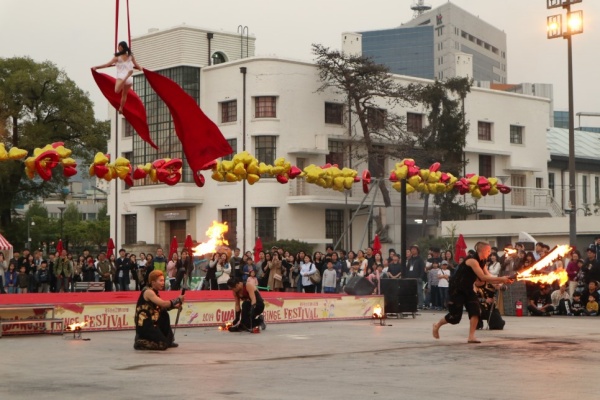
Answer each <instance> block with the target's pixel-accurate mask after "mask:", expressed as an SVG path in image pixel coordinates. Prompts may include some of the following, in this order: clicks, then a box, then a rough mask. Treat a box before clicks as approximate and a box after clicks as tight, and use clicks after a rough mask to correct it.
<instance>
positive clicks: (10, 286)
mask: <svg viewBox="0 0 600 400" xmlns="http://www.w3.org/2000/svg"><path fill="white" fill-rule="evenodd" d="M18 276H19V273H18V272H17V262H16V261H15V260H13V259H11V260H10V262H9V264H8V270H7V271H6V272H5V273H4V282H5V285H6V291H7V292H8V293H9V294H14V293H17V287H18V285H17V277H18Z"/></svg>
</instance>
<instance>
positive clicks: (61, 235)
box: [57, 205, 67, 239]
mask: <svg viewBox="0 0 600 400" xmlns="http://www.w3.org/2000/svg"><path fill="white" fill-rule="evenodd" d="M57 208H58V211H60V238H61V239H62V237H63V212H64V211H65V209H66V208H67V206H64V205H63V206H58V207H57Z"/></svg>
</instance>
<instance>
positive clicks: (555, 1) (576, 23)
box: [546, 0, 583, 245]
mask: <svg viewBox="0 0 600 400" xmlns="http://www.w3.org/2000/svg"><path fill="white" fill-rule="evenodd" d="M546 1H547V3H546V8H547V9H549V10H550V9H553V8H564V9H565V10H567V19H566V24H563V19H562V15H561V14H557V15H551V16H549V17H548V18H547V26H548V39H556V38H564V39H567V59H568V60H567V61H568V80H569V204H570V208H571V209H576V208H577V191H576V182H575V117H574V106H573V48H572V43H571V38H572V36H573V35H576V34H578V33H582V32H583V11H574V12H571V4H576V3H581V2H582V1H583V0H546ZM569 242H570V244H571V245H576V244H577V213H576V212H571V213H569Z"/></svg>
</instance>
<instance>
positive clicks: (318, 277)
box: [308, 264, 321, 284]
mask: <svg viewBox="0 0 600 400" xmlns="http://www.w3.org/2000/svg"><path fill="white" fill-rule="evenodd" d="M313 265H314V264H313ZM308 279H310V281H311V282H312V283H314V284H317V283H319V282H321V274H320V273H319V270H318V269H316V267H315V273H314V274H312V275H309V276H308Z"/></svg>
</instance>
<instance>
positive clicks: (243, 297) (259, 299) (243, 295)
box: [240, 283, 263, 303]
mask: <svg viewBox="0 0 600 400" xmlns="http://www.w3.org/2000/svg"><path fill="white" fill-rule="evenodd" d="M254 297H256V302H257V303H262V302H263V298H262V297H261V296H260V293H259V292H258V289H256V290H255V291H254ZM240 300H242V301H245V300H250V295H249V294H248V290H246V284H245V283H244V289H242V293H241V296H240Z"/></svg>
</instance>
